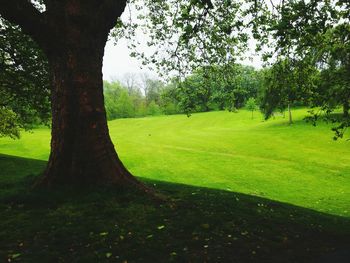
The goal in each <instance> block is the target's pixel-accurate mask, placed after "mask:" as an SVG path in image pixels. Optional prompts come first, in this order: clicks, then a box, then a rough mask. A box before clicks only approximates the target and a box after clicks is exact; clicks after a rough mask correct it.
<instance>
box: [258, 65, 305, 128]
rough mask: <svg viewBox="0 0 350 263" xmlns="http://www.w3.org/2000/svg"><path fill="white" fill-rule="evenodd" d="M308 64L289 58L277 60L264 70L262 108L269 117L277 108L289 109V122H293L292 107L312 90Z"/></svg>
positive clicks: (281, 109) (266, 116)
mask: <svg viewBox="0 0 350 263" xmlns="http://www.w3.org/2000/svg"><path fill="white" fill-rule="evenodd" d="M310 72H312V67H311V70H310V67H309V66H308V64H307V63H306V64H304V63H298V61H293V60H291V59H289V58H284V59H279V60H277V61H276V62H275V63H274V64H273V65H272V67H271V68H269V69H267V70H265V71H264V80H263V94H262V98H261V105H260V108H261V109H262V111H263V112H264V114H265V118H266V119H268V118H270V117H271V116H272V114H273V112H274V111H275V110H277V109H278V110H280V111H284V110H285V109H287V110H288V117H289V118H288V119H289V124H292V123H293V118H292V110H291V107H292V106H293V104H294V103H296V102H301V101H303V100H307V97H308V91H309V90H310V85H311V84H310V82H309V81H308V79H310V75H309V74H310Z"/></svg>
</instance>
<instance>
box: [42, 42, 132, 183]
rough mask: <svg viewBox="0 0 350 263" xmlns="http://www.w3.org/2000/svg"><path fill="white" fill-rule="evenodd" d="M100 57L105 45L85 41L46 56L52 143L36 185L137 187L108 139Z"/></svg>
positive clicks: (101, 57)
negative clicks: (48, 67)
mask: <svg viewBox="0 0 350 263" xmlns="http://www.w3.org/2000/svg"><path fill="white" fill-rule="evenodd" d="M92 37H93V36H92ZM92 37H91V38H92ZM88 42H90V43H88ZM103 51H104V42H103V40H102V41H98V40H94V39H84V43H81V42H80V41H78V42H77V43H76V46H75V47H74V46H73V47H72V48H68V49H62V50H55V51H54V53H52V54H49V65H50V71H51V72H50V74H51V80H52V139H51V153H50V158H49V162H48V165H47V168H46V171H45V173H44V176H43V178H42V179H41V181H40V184H44V185H47V186H51V185H57V184H69V185H72V184H73V185H74V184H76V185H81V184H89V185H94V184H124V183H126V182H132V183H136V180H135V179H134V177H133V176H132V175H131V174H130V173H129V172H128V171H127V169H126V168H125V167H124V165H123V164H122V162H121V161H120V160H119V158H118V156H117V154H116V151H115V149H114V146H113V144H112V142H111V139H110V137H109V133H108V127H107V119H106V113H105V108H104V99H103V82H102V72H101V71H102V59H103Z"/></svg>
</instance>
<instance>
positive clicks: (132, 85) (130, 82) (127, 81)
mask: <svg viewBox="0 0 350 263" xmlns="http://www.w3.org/2000/svg"><path fill="white" fill-rule="evenodd" d="M122 83H123V85H124V87H126V89H127V90H128V92H129V95H131V94H132V93H133V92H136V91H137V90H139V83H138V77H137V75H136V74H135V73H125V74H124V75H123V78H122Z"/></svg>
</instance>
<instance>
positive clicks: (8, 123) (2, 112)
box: [0, 107, 20, 139]
mask: <svg viewBox="0 0 350 263" xmlns="http://www.w3.org/2000/svg"><path fill="white" fill-rule="evenodd" d="M19 130H20V127H19V124H18V117H17V115H16V114H15V113H14V112H13V111H12V110H9V109H7V108H5V107H0V137H3V136H8V137H11V138H13V139H15V138H19Z"/></svg>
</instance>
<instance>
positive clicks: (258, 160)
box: [0, 110, 350, 216]
mask: <svg viewBox="0 0 350 263" xmlns="http://www.w3.org/2000/svg"><path fill="white" fill-rule="evenodd" d="M305 113H306V111H305V110H296V111H295V112H294V119H295V120H296V122H295V124H294V125H292V126H288V125H287V124H286V122H287V121H286V119H283V118H282V117H278V118H277V119H275V120H269V121H267V122H263V121H262V118H261V116H260V115H259V116H258V114H255V115H256V117H255V119H254V120H251V118H250V113H249V112H246V111H240V112H239V113H229V112H211V113H203V114H193V115H192V116H191V117H190V118H187V117H186V116H183V115H177V116H162V117H153V118H152V117H151V118H141V119H123V120H116V121H112V122H110V123H109V126H110V133H111V136H112V139H113V141H114V142H115V144H116V148H117V150H118V153H119V155H120V157H121V158H122V160H123V161H124V162H125V164H126V165H127V167H128V168H129V169H130V170H131V171H132V172H133V173H134V174H135V175H137V176H141V177H145V178H150V179H156V180H160V181H168V182H175V183H184V184H188V185H194V186H204V187H209V188H216V189H224V190H231V191H236V192H241V193H246V194H250V195H258V196H262V197H266V198H269V199H273V200H278V201H283V202H287V203H291V204H294V205H298V206H302V207H307V208H312V209H315V210H318V211H323V212H327V213H331V214H337V215H343V216H350V207H349V203H350V147H349V143H350V142H348V141H345V140H340V141H337V142H335V141H333V140H332V135H333V134H332V132H331V131H330V127H329V126H326V125H320V126H318V127H316V128H315V127H312V126H311V125H310V124H306V123H305V122H304V121H302V118H303V116H304V115H305ZM48 142H49V131H48V130H47V129H38V130H35V132H34V133H32V134H29V133H25V134H23V136H22V139H21V140H19V141H13V140H11V139H0V153H4V154H9V155H14V156H23V157H27V158H33V159H39V160H45V159H47V157H48V151H49V143H48Z"/></svg>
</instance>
